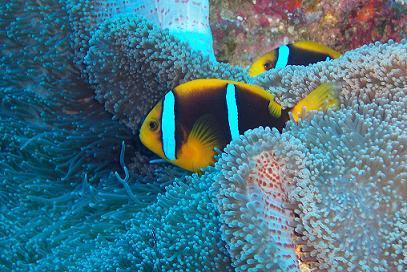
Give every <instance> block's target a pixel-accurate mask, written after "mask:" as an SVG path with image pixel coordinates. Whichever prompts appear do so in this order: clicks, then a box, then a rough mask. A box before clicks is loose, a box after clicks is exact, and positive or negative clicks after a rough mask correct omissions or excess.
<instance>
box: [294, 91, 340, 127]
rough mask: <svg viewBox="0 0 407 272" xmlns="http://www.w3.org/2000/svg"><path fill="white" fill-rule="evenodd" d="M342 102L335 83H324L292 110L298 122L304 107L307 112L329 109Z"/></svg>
mask: <svg viewBox="0 0 407 272" xmlns="http://www.w3.org/2000/svg"><path fill="white" fill-rule="evenodd" d="M339 104H340V101H339V98H338V94H337V91H336V88H335V85H333V84H328V83H324V84H321V85H319V87H317V88H316V89H315V90H313V91H312V92H311V93H309V94H308V95H307V96H306V97H305V98H303V99H302V100H301V101H300V102H298V104H297V105H295V106H294V108H293V109H292V110H291V113H292V116H293V118H294V120H295V121H296V122H298V119H299V117H300V116H301V114H302V112H303V109H304V110H305V112H309V111H317V110H327V109H329V108H336V107H338V106H339Z"/></svg>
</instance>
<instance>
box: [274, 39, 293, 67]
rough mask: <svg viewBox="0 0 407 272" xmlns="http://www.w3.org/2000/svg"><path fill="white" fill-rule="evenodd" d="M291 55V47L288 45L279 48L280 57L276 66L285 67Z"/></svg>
mask: <svg viewBox="0 0 407 272" xmlns="http://www.w3.org/2000/svg"><path fill="white" fill-rule="evenodd" d="M289 55H290V48H288V46H287V45H282V46H280V47H279V48H278V59H277V63H276V67H275V68H284V67H286V66H287V63H288V56H289Z"/></svg>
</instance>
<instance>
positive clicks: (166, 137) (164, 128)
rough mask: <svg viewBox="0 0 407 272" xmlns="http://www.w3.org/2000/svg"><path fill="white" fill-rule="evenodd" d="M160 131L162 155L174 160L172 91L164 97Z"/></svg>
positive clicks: (173, 100)
mask: <svg viewBox="0 0 407 272" xmlns="http://www.w3.org/2000/svg"><path fill="white" fill-rule="evenodd" d="M161 132H162V141H163V151H164V155H165V156H166V157H167V159H168V160H175V159H176V157H175V97H174V93H173V92H172V91H170V92H168V93H167V94H166V95H165V97H164V105H163V113H162V121H161Z"/></svg>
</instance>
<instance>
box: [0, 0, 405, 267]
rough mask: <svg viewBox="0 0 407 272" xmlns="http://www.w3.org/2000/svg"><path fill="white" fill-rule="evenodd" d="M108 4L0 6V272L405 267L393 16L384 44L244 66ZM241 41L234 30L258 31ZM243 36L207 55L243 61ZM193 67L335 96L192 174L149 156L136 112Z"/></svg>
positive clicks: (401, 106)
mask: <svg viewBox="0 0 407 272" xmlns="http://www.w3.org/2000/svg"><path fill="white" fill-rule="evenodd" d="M115 2H116V1H85V0H82V1H12V2H5V1H3V2H1V3H0V10H2V14H1V15H0V16H1V17H0V18H1V20H0V29H1V32H0V40H1V44H0V51H1V57H0V58H1V59H0V61H1V62H0V65H1V66H0V71H1V72H0V135H1V138H0V139H1V140H0V141H1V142H0V271H115V270H116V271H169V270H183V271H234V270H237V271H247V270H249V269H254V270H258V271H264V270H268V269H271V270H275V271H279V270H281V271H287V270H290V271H298V270H300V269H301V270H302V271H306V269H308V268H309V267H317V268H319V269H320V270H331V271H335V270H344V269H346V270H350V271H352V270H353V271H369V270H370V269H376V270H377V271H386V270H387V269H390V270H391V271H403V268H404V267H405V266H406V256H405V252H406V251H405V248H406V237H407V235H406V212H407V207H406V203H405V201H403V199H404V198H405V195H406V192H407V189H406V184H405V180H406V163H405V162H406V159H407V158H406V146H407V145H406V139H407V137H406V119H405V116H406V107H405V105H406V103H407V102H406V97H407V95H406V92H407V90H406V84H407V43H406V41H405V40H402V38H403V37H405V30H403V29H398V28H397V27H402V26H403V24H401V23H400V24H398V23H395V22H402V20H405V17H403V16H404V15H403V16H399V15H400V14H398V15H397V13H395V15H394V16H395V17H394V18H395V19H394V20H395V21H393V19H388V20H386V21H384V22H385V23H384V24H385V26H386V27H385V29H390V30H389V31H390V32H383V33H385V35H382V37H381V38H380V39H382V40H383V41H387V39H388V38H389V37H392V38H394V39H395V41H396V42H395V41H390V42H387V43H376V44H371V45H368V46H364V47H362V48H359V49H356V50H354V51H351V52H348V53H347V54H346V55H345V56H343V57H342V58H340V59H338V60H334V61H330V62H324V63H318V64H316V65H312V66H310V67H287V68H285V69H282V70H276V71H270V72H268V73H266V74H264V75H262V76H260V77H258V78H249V77H248V76H247V75H246V72H245V70H244V69H243V68H241V67H235V66H231V65H229V64H226V63H216V62H213V61H212V60H211V58H210V57H209V56H201V55H200V54H199V52H196V51H191V49H190V48H189V46H188V44H187V43H183V42H181V41H179V40H178V39H177V38H176V37H174V36H173V35H172V34H171V33H170V32H169V31H166V30H162V29H160V28H159V27H156V26H153V25H152V24H150V22H149V21H146V20H145V19H144V18H140V17H137V16H134V14H124V15H123V14H120V16H116V15H117V14H113V15H112V13H109V12H105V11H106V10H105V9H103V11H104V13H103V14H101V13H100V10H101V7H106V6H107V7H111V4H112V3H115ZM311 2H312V1H310V2H309V3H308V2H307V3H308V4H307V5H310V6H312V5H311V4H312V3H311ZM348 2H352V1H348ZM216 3H217V2H212V4H213V5H212V9H217V10H219V11H220V12H226V11H228V12H230V14H233V12H232V11H233V9H232V8H227V9H225V7H223V6H222V7H220V8H219V6H217V4H216ZM224 3H232V1H229V2H224ZM262 3H263V5H261V4H262ZM276 3H279V1H276ZM287 3H288V2H287ZM289 3H291V2H289ZM315 3H316V2H315ZM325 3H329V2H325ZM352 3H353V2H352ZM388 3H392V4H394V5H397V6H396V7H393V6H392V7H391V8H392V9H394V12H396V10H397V9H402V8H404V6H402V2H393V1H389V2H388ZM249 4H250V5H252V6H253V5H254V7H259V8H260V7H261V8H267V6H266V7H264V1H263V2H262V1H257V2H256V4H253V3H252V2H248V5H249ZM302 4H304V5H305V2H304V3H302ZM316 5H317V4H316ZM318 5H319V4H318ZM226 7H229V6H226ZM294 7H296V6H294ZM240 8H241V9H242V12H243V10H245V11H249V12H251V11H252V10H251V9H246V6H244V5H242V6H241V7H240ZM284 8H285V9H287V8H290V9H291V6H290V7H284ZM297 9H298V8H297ZM108 10H110V9H108ZM382 11H383V13H382ZM385 12H386V9H382V10H381V11H380V12H379V11H378V10H376V11H375V14H376V13H378V14H380V15H382V16H378V18H384V15H383V14H384V13H385ZM258 13H259V14H260V13H261V14H267V13H264V12H263V10H262V9H261V10H260V11H258ZM283 13H284V14H286V13H285V11H284V12H283ZM212 14H213V13H212ZM236 14H237V12H236ZM122 15H123V16H122ZM396 15H397V16H399V17H397V16H396ZM233 16H235V15H233ZM267 16H271V15H267ZM392 16H393V15H392ZM392 16H390V17H389V18H393V17H392ZM321 18H322V17H321ZM369 18H370V17H369ZM376 19H377V18H376V16H375V19H374V20H376ZM284 20H287V21H286V22H287V24H290V22H291V21H290V20H288V19H284ZM377 20H379V19H377ZM221 24H224V25H225V26H226V27H229V26H230V27H231V28H230V29H232V28H233V26H231V25H228V24H226V23H221ZM404 26H405V24H404ZM293 27H294V29H296V27H298V26H293ZM212 28H213V29H214V32H215V39H216V40H217V41H216V42H217V46H216V47H215V48H220V47H219V45H220V44H222V43H224V44H226V43H227V42H226V41H225V42H223V41H222V40H221V39H220V38H219V35H218V34H216V33H219V32H218V26H217V25H216V24H215V23H214V21H213V20H212ZM257 28H259V27H257ZM264 29H266V30H265V31H270V29H269V30H267V29H268V27H264ZM284 29H285V28H283V29H282V31H283V30H284ZM349 29H350V28H349ZM349 31H353V30H349ZM228 32H230V33H231V36H229V37H226V36H225V39H229V38H230V37H232V36H233V35H232V34H233V31H228ZM295 32H296V33H297V30H295ZM299 32H300V31H299ZM299 32H298V33H299ZM321 33H329V31H328V30H326V29H323V30H321ZM334 33H335V32H334ZM352 33H353V32H352ZM372 33H374V32H372ZM386 33H390V34H386ZM391 33H393V34H391ZM246 34H247V35H249V36H247V37H251V36H250V35H258V37H260V36H263V37H268V35H266V34H264V33H263V34H262V33H257V34H256V33H255V31H252V30H250V31H247V32H246ZM315 35H316V34H315ZM375 35H376V34H375ZM386 35H388V36H386ZM391 35H395V36H391ZM242 37H244V38H242ZM247 37H245V36H240V35H235V37H234V39H235V40H236V43H237V41H239V43H242V44H245V40H248V41H250V40H251V41H255V40H256V39H250V38H247ZM296 37H297V36H295V37H293V39H294V38H296ZM375 37H377V36H374V35H373V36H372V37H371V39H372V41H373V40H379V39H376V38H375ZM326 39H327V40H318V41H322V42H324V41H329V38H326ZM341 41H342V40H341ZM343 41H349V40H348V39H343ZM369 41H370V40H369ZM273 42H274V40H273ZM275 42H276V43H277V41H275ZM361 43H365V41H363V42H362V41H360V44H359V43H358V44H355V45H354V46H353V45H350V43H349V42H347V43H346V46H345V45H343V46H344V49H346V50H349V49H352V48H356V47H358V46H359V45H361ZM268 44H270V43H261V42H260V43H256V46H261V47H262V48H263V49H264V50H268V48H267V47H268ZM340 44H345V43H340ZM328 45H332V44H330V43H328ZM341 46H342V45H341ZM242 47H245V48H251V47H250V46H248V45H243V46H242ZM235 48H238V47H235ZM257 48H260V47H257ZM340 48H341V47H340ZM263 49H262V50H263ZM247 50H248V51H246V52H247V53H245V54H241V51H239V50H236V49H235V50H229V51H222V49H217V50H216V51H217V52H218V55H217V57H218V58H219V59H228V61H229V62H230V63H235V64H240V65H243V64H245V62H246V61H247V60H248V59H250V58H251V57H252V56H253V52H254V49H250V50H249V49H247ZM251 50H253V51H251ZM239 52H240V53H239ZM238 54H240V56H239V57H237V55H238ZM246 54H247V56H249V57H247V56H246ZM256 55H257V54H256ZM200 77H220V78H230V79H235V80H240V81H245V82H249V83H255V84H258V85H260V86H262V87H264V88H265V89H267V90H269V91H271V92H273V93H275V94H276V97H277V99H278V101H279V102H280V103H282V105H283V106H290V105H292V104H294V103H295V102H296V101H298V100H299V99H301V97H303V96H305V95H306V94H307V93H308V92H309V91H310V90H312V89H313V88H315V87H316V86H317V85H318V84H320V83H321V82H326V81H335V82H337V83H338V88H339V90H340V96H341V100H342V106H341V109H340V110H339V111H338V112H329V113H328V114H327V115H323V114H315V115H310V116H308V117H307V118H306V119H305V120H303V122H302V123H301V124H300V125H299V126H297V125H295V124H294V123H290V124H288V127H287V129H286V131H285V132H284V133H283V134H281V135H280V134H279V133H277V132H276V131H272V130H270V129H263V128H259V129H257V130H253V131H249V132H247V133H246V134H245V135H244V136H242V137H241V138H240V139H239V140H237V141H234V142H232V143H231V145H230V146H229V147H228V148H227V149H226V150H225V153H224V154H222V155H220V156H219V162H218V163H217V164H216V166H215V167H210V168H208V169H206V170H205V173H204V174H203V175H200V176H198V175H190V174H188V173H185V172H183V171H181V170H179V169H177V168H175V167H172V166H168V165H156V164H153V165H151V164H149V163H148V159H150V155H149V154H148V152H146V151H145V150H143V149H142V147H140V145H139V143H138V142H137V140H136V138H137V137H136V136H135V134H134V133H136V131H137V126H138V122H139V121H140V120H141V118H142V117H143V116H144V114H145V113H146V111H147V110H148V109H149V108H150V107H151V106H152V105H153V104H155V102H156V100H157V99H158V98H159V97H160V96H161V95H162V94H163V93H164V92H166V91H168V89H169V88H172V87H174V86H175V85H177V84H179V83H182V82H185V81H188V80H191V79H195V78H200ZM95 98H96V99H95ZM116 173H117V174H116ZM271 185H273V186H271ZM271 188H273V189H271ZM275 215H276V216H275ZM273 216H275V217H273ZM354 229H356V230H357V233H358V235H354V234H353V233H352V231H350V230H354ZM263 238H264V239H263ZM284 245H286V246H287V247H284ZM298 248H301V250H300V251H298Z"/></svg>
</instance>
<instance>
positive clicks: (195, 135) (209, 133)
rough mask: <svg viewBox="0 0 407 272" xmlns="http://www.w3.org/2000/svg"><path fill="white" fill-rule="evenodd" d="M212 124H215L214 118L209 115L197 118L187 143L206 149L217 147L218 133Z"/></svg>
mask: <svg viewBox="0 0 407 272" xmlns="http://www.w3.org/2000/svg"><path fill="white" fill-rule="evenodd" d="M214 124H216V122H215V120H214V118H213V117H211V116H209V115H204V116H202V117H201V118H199V119H198V120H197V121H196V122H195V124H194V126H193V127H192V130H191V132H190V134H189V136H188V142H189V143H191V142H194V143H197V144H201V145H202V146H207V147H209V146H210V147H214V146H217V143H218V135H219V133H218V131H217V129H216V128H215V127H214Z"/></svg>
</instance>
